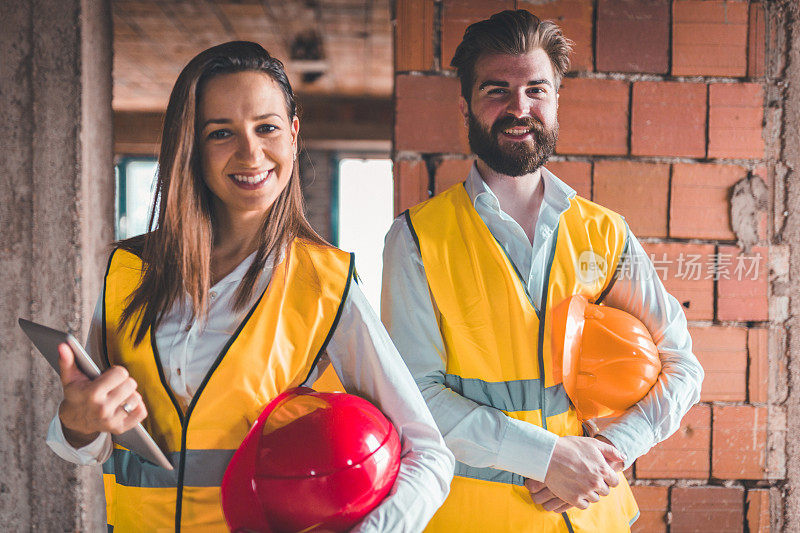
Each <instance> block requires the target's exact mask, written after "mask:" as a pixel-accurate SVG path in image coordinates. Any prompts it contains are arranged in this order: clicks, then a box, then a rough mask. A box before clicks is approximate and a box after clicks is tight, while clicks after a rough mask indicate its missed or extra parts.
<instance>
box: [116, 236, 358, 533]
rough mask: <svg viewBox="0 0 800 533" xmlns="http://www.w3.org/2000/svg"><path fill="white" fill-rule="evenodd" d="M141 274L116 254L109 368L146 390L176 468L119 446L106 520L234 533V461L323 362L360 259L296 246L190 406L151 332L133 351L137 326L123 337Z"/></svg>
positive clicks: (150, 425)
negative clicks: (223, 493) (227, 499)
mask: <svg viewBox="0 0 800 533" xmlns="http://www.w3.org/2000/svg"><path fill="white" fill-rule="evenodd" d="M141 271H142V264H141V261H140V260H139V258H138V257H136V256H135V255H133V254H131V253H129V252H126V251H123V250H117V251H115V253H114V254H113V255H112V258H111V260H110V262H109V269H108V273H107V274H106V281H105V301H104V306H103V315H104V317H103V318H104V333H105V348H106V362H107V364H119V365H123V366H125V367H126V368H127V369H128V372H129V373H130V375H131V377H133V378H134V379H135V380H136V381H137V383H138V384H139V387H138V390H139V392H140V393H141V394H142V397H143V399H144V402H145V405H146V407H147V410H148V417H147V418H146V419H145V421H144V422H143V423H144V425H145V427H146V428H147V430H148V432H150V434H151V435H152V436H153V438H154V439H155V440H156V442H157V443H158V444H159V446H160V447H161V449H162V450H163V451H164V452H165V454H166V455H167V457H168V458H169V459H170V460H171V462H172V464H173V465H175V466H176V469H175V470H174V471H172V472H168V471H166V470H163V469H161V468H159V467H157V466H155V465H152V464H149V463H147V462H146V461H144V460H143V459H141V458H140V457H138V456H137V455H136V454H133V453H131V452H130V451H128V450H125V449H123V448H120V447H119V446H116V447H115V449H114V451H113V453H112V457H111V459H109V461H107V462H106V464H105V465H104V466H103V470H104V476H103V477H104V484H105V488H106V500H107V502H106V503H107V514H108V523H109V525H110V526H113V527H114V528H115V529H116V530H117V531H118V532H125V531H143V530H148V531H156V530H162V529H163V530H175V531H179V530H180V529H181V527H183V528H186V529H187V530H198V529H200V530H209V531H226V530H227V529H226V527H225V522H224V519H223V516H222V510H221V508H220V501H219V485H220V482H221V480H222V475H223V474H224V472H225V469H226V468H227V465H228V462H229V460H230V458H231V457H232V456H233V453H234V451H235V450H236V448H238V446H239V444H240V443H241V440H242V439H243V438H244V436H245V434H246V433H247V431H248V430H249V429H250V427H251V425H252V423H253V422H254V421H255V419H256V418H257V417H258V414H259V413H260V412H261V410H262V409H263V407H264V406H265V405H266V404H267V403H269V401H270V400H271V399H272V398H274V397H275V396H277V395H278V394H279V393H280V392H282V391H284V390H286V389H288V388H290V387H294V386H298V385H300V384H302V383H304V382H305V381H306V379H307V378H308V376H309V374H310V373H311V371H312V369H313V368H314V365H316V362H317V360H318V358H319V356H320V354H321V353H322V352H323V350H324V349H325V346H326V345H327V343H328V341H329V340H330V336H331V334H332V333H333V330H334V329H335V327H336V322H337V321H338V319H339V316H340V314H341V310H342V306H343V303H344V300H345V298H346V295H347V291H348V289H349V286H350V280H351V279H352V274H353V258H352V256H351V255H350V254H347V253H345V252H342V251H340V250H337V249H335V248H331V247H326V246H319V245H314V244H311V243H307V242H305V241H300V240H297V239H295V241H293V242H292V243H291V245H290V246H289V247H288V248H287V250H286V254H285V256H284V259H283V261H282V262H281V263H280V264H279V265H277V266H275V268H274V270H273V275H272V279H271V280H270V283H269V285H268V287H267V288H266V290H265V291H264V293H263V294H262V295H261V296H260V298H259V299H258V301H257V302H256V304H254V305H253V307H252V308H251V309H250V311H249V312H248V313H247V315H246V316H245V318H244V319H243V320H242V323H241V324H240V326H239V327H238V328H237V331H236V332H235V333H234V334H233V335H232V336H231V338H230V340H229V341H228V342H227V343H226V345H225V347H224V348H223V350H222V352H221V353H220V354H219V356H218V357H217V359H216V361H215V362H214V364H213V365H212V367H211V369H210V370H209V371H208V373H207V375H206V377H205V378H204V380H203V382H202V383H201V385H200V387H199V388H198V390H197V391H196V392H195V394H194V396H193V398H192V400H191V403H190V404H189V405H188V406H183V405H181V404H180V402H179V401H178V399H177V398H176V397H175V395H174V394H173V393H172V390H171V389H170V388H169V386H168V385H167V381H166V378H165V376H164V372H163V369H162V368H161V364H160V356H159V355H158V347H157V346H156V344H155V342H154V337H153V335H152V334H151V332H149V331H148V333H147V335H146V337H145V339H144V340H143V341H142V342H141V343H140V344H139V345H137V346H133V345H132V342H131V341H130V339H131V331H132V326H130V325H128V326H126V328H125V329H123V330H122V331H119V332H118V331H117V324H119V317H120V314H121V312H122V309H123V307H124V303H125V302H126V300H127V298H128V296H129V295H130V294H131V293H132V291H133V290H134V288H135V287H136V286H137V285H138V283H139V279H140V276H141Z"/></svg>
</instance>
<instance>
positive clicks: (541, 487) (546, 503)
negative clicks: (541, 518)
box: [525, 435, 625, 513]
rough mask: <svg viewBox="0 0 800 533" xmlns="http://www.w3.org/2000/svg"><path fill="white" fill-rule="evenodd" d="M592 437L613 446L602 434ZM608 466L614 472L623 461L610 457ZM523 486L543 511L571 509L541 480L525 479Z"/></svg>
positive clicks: (622, 465) (619, 468) (557, 511)
mask: <svg viewBox="0 0 800 533" xmlns="http://www.w3.org/2000/svg"><path fill="white" fill-rule="evenodd" d="M594 438H596V439H597V440H599V441H601V442H604V443H606V444H608V445H610V446H613V444H612V443H611V441H610V440H608V439H607V438H605V437H604V436H602V435H596V436H595V437H594ZM604 457H606V461H607V462H608V457H607V456H604ZM609 466H610V467H611V469H612V470H614V471H615V472H618V471H620V470H622V468H623V467H624V466H625V464H624V461H622V460H621V458H615V459H612V461H611V462H609ZM525 488H526V489H528V492H530V493H531V499H532V500H533V503H535V504H538V505H541V506H542V507H543V508H544V510H545V511H552V512H554V513H563V512H564V511H567V510H569V509H572V507H573V506H572V505H570V504H569V503H567V502H565V501H564V500H562V499H561V498H559V497H558V496H556V495H555V494H553V491H551V490H550V489H549V488H548V487H547V485H546V484H545V483H544V482H543V481H536V480H534V479H526V480H525Z"/></svg>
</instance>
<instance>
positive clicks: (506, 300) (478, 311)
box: [406, 184, 638, 533]
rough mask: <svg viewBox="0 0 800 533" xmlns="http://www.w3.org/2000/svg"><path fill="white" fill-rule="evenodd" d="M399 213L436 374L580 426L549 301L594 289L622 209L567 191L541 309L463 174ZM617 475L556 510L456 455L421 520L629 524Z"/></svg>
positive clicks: (620, 232) (517, 481) (536, 414)
mask: <svg viewBox="0 0 800 533" xmlns="http://www.w3.org/2000/svg"><path fill="white" fill-rule="evenodd" d="M406 220H407V222H408V225H409V228H410V229H411V231H412V235H413V236H414V237H415V239H416V241H417V246H418V247H419V250H420V255H421V257H422V263H423V265H424V267H425V274H426V277H427V280H428V286H429V289H430V293H431V296H432V298H433V301H434V303H435V305H436V308H437V309H438V312H439V329H440V331H441V334H442V339H443V341H444V347H445V353H446V354H447V362H446V368H445V376H444V384H445V385H446V386H447V387H449V388H451V389H452V390H454V391H455V392H457V393H458V394H460V395H462V396H464V397H466V398H469V399H471V400H473V401H475V402H477V403H479V404H481V405H486V406H490V407H493V408H495V409H500V410H502V411H503V412H504V413H506V414H507V415H508V416H510V417H513V418H516V419H519V420H523V421H525V422H528V423H531V424H535V425H537V426H541V427H544V428H545V429H547V430H549V431H551V432H553V433H555V434H557V435H560V436H564V435H582V434H583V430H582V427H581V423H580V421H579V420H578V418H577V416H576V415H575V410H574V408H573V407H572V406H571V404H570V402H569V399H568V398H567V395H566V393H565V391H564V387H563V385H562V384H561V383H555V382H554V380H553V372H552V357H551V355H550V354H551V347H550V314H549V310H550V309H552V308H553V307H554V306H555V305H557V304H558V303H560V302H561V301H562V300H564V299H565V298H567V297H568V296H571V295H573V294H584V295H586V296H587V297H589V298H590V299H591V300H593V301H597V300H600V299H602V297H603V296H604V293H605V292H606V291H607V290H608V289H609V288H610V285H611V284H612V283H613V279H614V276H613V274H614V272H615V269H616V267H617V265H618V263H619V259H620V256H621V254H622V252H623V250H624V248H625V246H626V242H627V240H626V236H627V232H626V225H625V221H624V220H623V219H622V217H620V216H619V215H617V214H615V213H613V212H611V211H609V210H607V209H605V208H603V207H600V206H598V205H596V204H594V203H592V202H590V201H588V200H584V199H583V198H578V197H576V198H573V199H571V200H570V207H569V208H568V209H567V210H566V211H565V212H564V213H563V214H562V215H561V217H560V219H559V223H558V229H557V230H556V231H557V241H556V244H555V246H554V247H553V251H552V255H551V257H550V258H548V261H547V267H546V268H547V271H546V277H545V279H546V280H547V282H546V283H544V287H543V291H542V295H541V299H540V301H541V306H542V308H541V309H537V307H536V305H535V304H534V303H533V300H532V299H531V298H530V297H529V295H528V292H527V288H526V287H527V285H526V283H525V282H523V281H522V278H521V276H520V275H519V273H518V272H517V270H516V268H515V267H514V265H513V263H512V262H511V260H510V259H509V258H508V256H507V255H506V253H505V250H504V249H503V247H502V246H500V244H499V243H498V242H497V240H496V239H495V238H494V236H493V235H492V233H491V232H490V231H489V229H488V228H487V227H486V224H485V223H484V222H483V220H482V219H481V217H480V215H479V214H478V212H477V211H476V210H475V208H474V206H473V205H472V201H471V200H470V198H469V195H468V194H467V191H466V189H465V187H464V185H463V184H458V185H456V186H454V187H451V188H450V189H448V190H446V191H445V192H443V193H442V194H440V195H438V196H436V197H435V198H432V199H430V200H428V201H426V202H423V203H422V204H419V205H418V206H416V207H414V208H412V209H410V210H409V211H407V212H406ZM543 412H544V413H545V415H544V419H543V416H542V413H543ZM619 477H620V484H619V486H617V487H616V488H614V489H612V491H611V494H610V495H608V496H606V497H604V498H601V500H600V501H599V502H598V503H595V504H592V505H591V506H590V507H589V508H588V509H586V510H583V511H581V510H578V509H572V510H569V511H567V512H566V513H562V514H557V513H553V512H549V511H545V510H544V509H543V508H542V507H541V506H539V505H536V504H534V503H533V501H532V500H531V498H530V494H529V493H528V491H527V490H526V489H525V487H524V486H523V483H524V481H525V480H524V478H523V477H522V476H520V475H518V474H515V473H512V472H507V471H503V470H497V469H494V468H475V467H472V466H469V465H466V464H464V463H462V462H457V463H456V471H455V477H454V479H453V482H452V485H451V488H450V495H449V497H448V498H447V500H446V501H445V503H444V505H443V506H442V507H441V508H440V509H439V511H438V512H437V513H436V515H435V516H434V517H433V519H432V520H431V522H430V524H429V526H428V529H427V530H428V531H443V532H452V531H458V532H459V533H465V532H475V533H478V532H486V531H508V532H514V533H521V532H526V531H529V532H537V533H540V532H556V531H559V532H562V531H563V532H580V531H586V532H589V531H591V532H601V531H602V532H604V533H607V532H617V531H629V529H630V524H631V523H632V522H633V521H634V520H635V519H636V517H637V516H638V508H637V506H636V502H635V500H634V499H633V495H632V493H631V490H630V488H629V487H628V483H627V482H626V480H625V477H624V476H623V475H622V474H620V476H619Z"/></svg>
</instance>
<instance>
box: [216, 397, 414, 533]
mask: <svg viewBox="0 0 800 533" xmlns="http://www.w3.org/2000/svg"><path fill="white" fill-rule="evenodd" d="M399 469H400V438H399V437H398V435H397V431H396V430H395V428H394V426H392V424H391V423H390V422H389V420H387V419H386V417H385V416H384V415H383V413H381V412H380V411H379V410H378V409H377V408H376V407H375V406H374V405H372V404H371V403H369V402H368V401H366V400H364V399H362V398H359V397H358V396H353V395H351V394H345V393H337V392H316V391H314V390H313V389H309V388H307V387H298V388H294V389H289V390H288V391H286V392H284V393H283V394H280V395H279V396H277V397H276V398H275V399H274V400H272V401H271V402H270V403H269V404H268V405H267V407H266V408H265V409H264V410H263V411H262V413H261V415H260V416H259V417H258V420H257V421H256V423H255V424H254V425H253V427H252V429H251V430H250V432H249V433H248V434H247V436H246V437H245V439H244V441H243V442H242V445H241V446H240V447H239V449H238V450H236V453H235V454H234V455H233V458H232V459H231V462H230V463H229V464H228V468H227V470H226V471H225V475H224V477H223V479H222V511H223V514H224V515H225V521H226V522H227V524H228V527H229V528H230V530H231V531H234V532H236V531H258V532H261V533H273V532H275V533H278V532H299V531H310V530H316V529H323V530H326V531H346V530H349V529H351V528H352V527H353V526H354V525H355V524H357V523H358V522H359V521H360V520H361V519H362V518H363V517H364V516H365V515H366V514H367V513H369V512H370V511H371V510H372V509H373V508H375V507H376V506H377V505H378V504H379V503H380V502H381V500H383V498H384V497H385V496H386V494H387V493H388V492H389V490H390V489H391V488H392V485H394V481H395V478H396V477H397V472H398V471H399Z"/></svg>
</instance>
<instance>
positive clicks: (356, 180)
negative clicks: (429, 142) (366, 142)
mask: <svg viewBox="0 0 800 533" xmlns="http://www.w3.org/2000/svg"><path fill="white" fill-rule="evenodd" d="M338 194H339V206H338V207H339V209H338V211H339V228H338V237H339V239H338V246H339V248H341V249H342V250H346V251H348V252H355V254H356V270H357V271H358V276H359V278H360V279H361V289H362V290H363V291H364V294H365V295H366V297H367V300H369V303H370V304H372V307H373V308H374V309H375V311H376V313H377V312H379V310H380V298H381V271H382V265H383V259H382V256H383V239H384V237H385V236H386V232H387V231H389V226H391V224H392V219H393V213H394V185H393V181H392V162H391V160H389V159H342V160H340V162H339V189H338Z"/></svg>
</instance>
